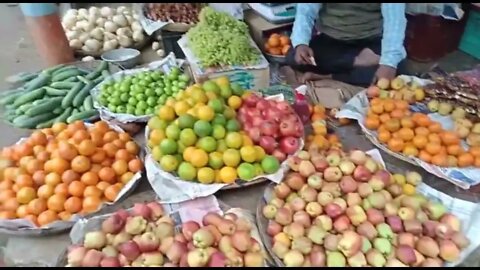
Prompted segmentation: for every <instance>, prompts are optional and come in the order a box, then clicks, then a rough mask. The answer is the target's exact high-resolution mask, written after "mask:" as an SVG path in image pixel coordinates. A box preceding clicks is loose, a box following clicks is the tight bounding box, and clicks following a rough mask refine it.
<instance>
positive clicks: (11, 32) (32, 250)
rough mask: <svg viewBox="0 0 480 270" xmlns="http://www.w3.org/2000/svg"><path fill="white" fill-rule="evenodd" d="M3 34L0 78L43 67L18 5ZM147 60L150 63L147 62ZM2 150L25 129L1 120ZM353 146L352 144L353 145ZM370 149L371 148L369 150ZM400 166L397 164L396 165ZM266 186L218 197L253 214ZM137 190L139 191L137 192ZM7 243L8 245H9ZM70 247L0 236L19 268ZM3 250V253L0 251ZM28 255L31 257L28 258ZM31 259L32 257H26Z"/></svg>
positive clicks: (461, 63)
mask: <svg viewBox="0 0 480 270" xmlns="http://www.w3.org/2000/svg"><path fill="white" fill-rule="evenodd" d="M0 18H2V22H3V23H1V24H0V34H2V36H3V37H5V38H4V39H3V40H2V44H1V46H2V47H1V50H0V63H1V65H0V78H6V77H8V76H10V75H13V74H16V73H19V72H22V71H36V70H39V69H41V68H42V67H43V64H42V60H41V58H40V57H39V55H38V54H37V51H36V49H35V47H34V44H33V43H32V42H31V40H30V36H29V33H28V31H27V29H26V26H25V23H24V18H23V16H22V14H21V12H20V9H19V7H18V6H9V4H5V3H1V4H0ZM143 58H144V60H145V61H148V60H150V61H152V60H156V58H158V57H157V56H155V54H154V53H153V52H152V51H151V50H147V53H146V54H145V55H144V57H143ZM147 59H148V60H147ZM478 63H479V61H478V60H474V59H473V58H471V57H469V56H468V55H466V54H464V53H462V52H454V53H452V54H450V55H448V56H447V57H445V58H444V59H442V60H441V61H440V62H439V65H440V66H441V67H442V68H444V69H446V70H447V71H455V70H461V69H468V68H470V67H472V66H473V65H475V64H478ZM431 65H432V64H431V63H430V64H418V63H413V62H411V63H410V65H409V66H410V67H411V69H412V71H415V72H422V71H425V70H426V69H428V68H429V67H430V66H431ZM0 86H1V88H0V89H2V90H3V89H8V88H7V87H8V85H7V84H6V83H5V81H4V80H2V81H1V83H0ZM0 130H1V136H0V147H3V146H7V145H10V144H12V143H14V142H15V141H17V140H18V138H19V137H21V136H23V135H25V134H27V132H26V131H24V130H18V129H14V128H12V127H11V126H8V125H6V124H4V123H3V122H1V121H0ZM352 146H353V144H352ZM366 149H368V148H366ZM395 163H396V164H398V162H395ZM263 187H264V186H263V185H261V186H254V187H250V188H247V189H245V190H242V191H239V190H236V191H228V192H223V193H221V194H219V198H220V199H222V200H224V201H225V202H226V203H227V204H229V205H232V206H235V207H243V208H246V209H250V210H252V211H254V209H255V208H256V205H257V203H258V200H259V198H260V194H261V192H262V190H263ZM138 189H139V190H148V189H150V187H149V184H148V182H146V181H144V183H143V184H142V185H141V187H139V188H138ZM137 191H138V190H137ZM7 242H8V243H7ZM67 244H68V234H61V235H58V236H52V237H43V238H31V237H24V238H22V237H7V236H5V235H0V248H1V247H7V248H1V249H0V255H1V253H6V255H7V257H8V258H7V262H8V264H10V265H17V266H20V265H21V266H27V265H28V266H33V265H36V266H52V265H54V264H55V261H56V258H57V257H58V255H59V254H60V253H61V252H62V251H63V250H64V248H65V247H66V245H67ZM2 250H3V252H1V251H2ZM26 254H31V255H28V256H26ZM27 257H31V258H27Z"/></svg>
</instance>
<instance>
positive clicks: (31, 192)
mask: <svg viewBox="0 0 480 270" xmlns="http://www.w3.org/2000/svg"><path fill="white" fill-rule="evenodd" d="M36 197H37V192H36V190H35V189H34V188H32V187H21V188H20V189H19V190H18V192H17V196H16V198H17V201H18V202H19V203H21V204H27V203H29V202H30V201H32V200H33V199H35V198H36Z"/></svg>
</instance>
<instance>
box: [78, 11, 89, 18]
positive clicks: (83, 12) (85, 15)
mask: <svg viewBox="0 0 480 270" xmlns="http://www.w3.org/2000/svg"><path fill="white" fill-rule="evenodd" d="M78 16H80V18H82V19H86V18H88V10H87V9H85V8H81V9H79V10H78ZM77 18H78V17H77Z"/></svg>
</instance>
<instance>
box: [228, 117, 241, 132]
mask: <svg viewBox="0 0 480 270" xmlns="http://www.w3.org/2000/svg"><path fill="white" fill-rule="evenodd" d="M226 128H227V130H228V131H239V130H240V128H241V127H240V123H239V122H238V121H237V119H230V120H228V121H227V125H226Z"/></svg>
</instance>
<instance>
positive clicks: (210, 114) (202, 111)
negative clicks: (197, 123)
mask: <svg viewBox="0 0 480 270" xmlns="http://www.w3.org/2000/svg"><path fill="white" fill-rule="evenodd" d="M197 114H198V118H199V119H200V120H205V121H211V120H212V119H213V118H214V117H215V112H214V111H213V109H212V108H211V107H210V106H206V105H203V106H202V107H200V108H198V111H197Z"/></svg>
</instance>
